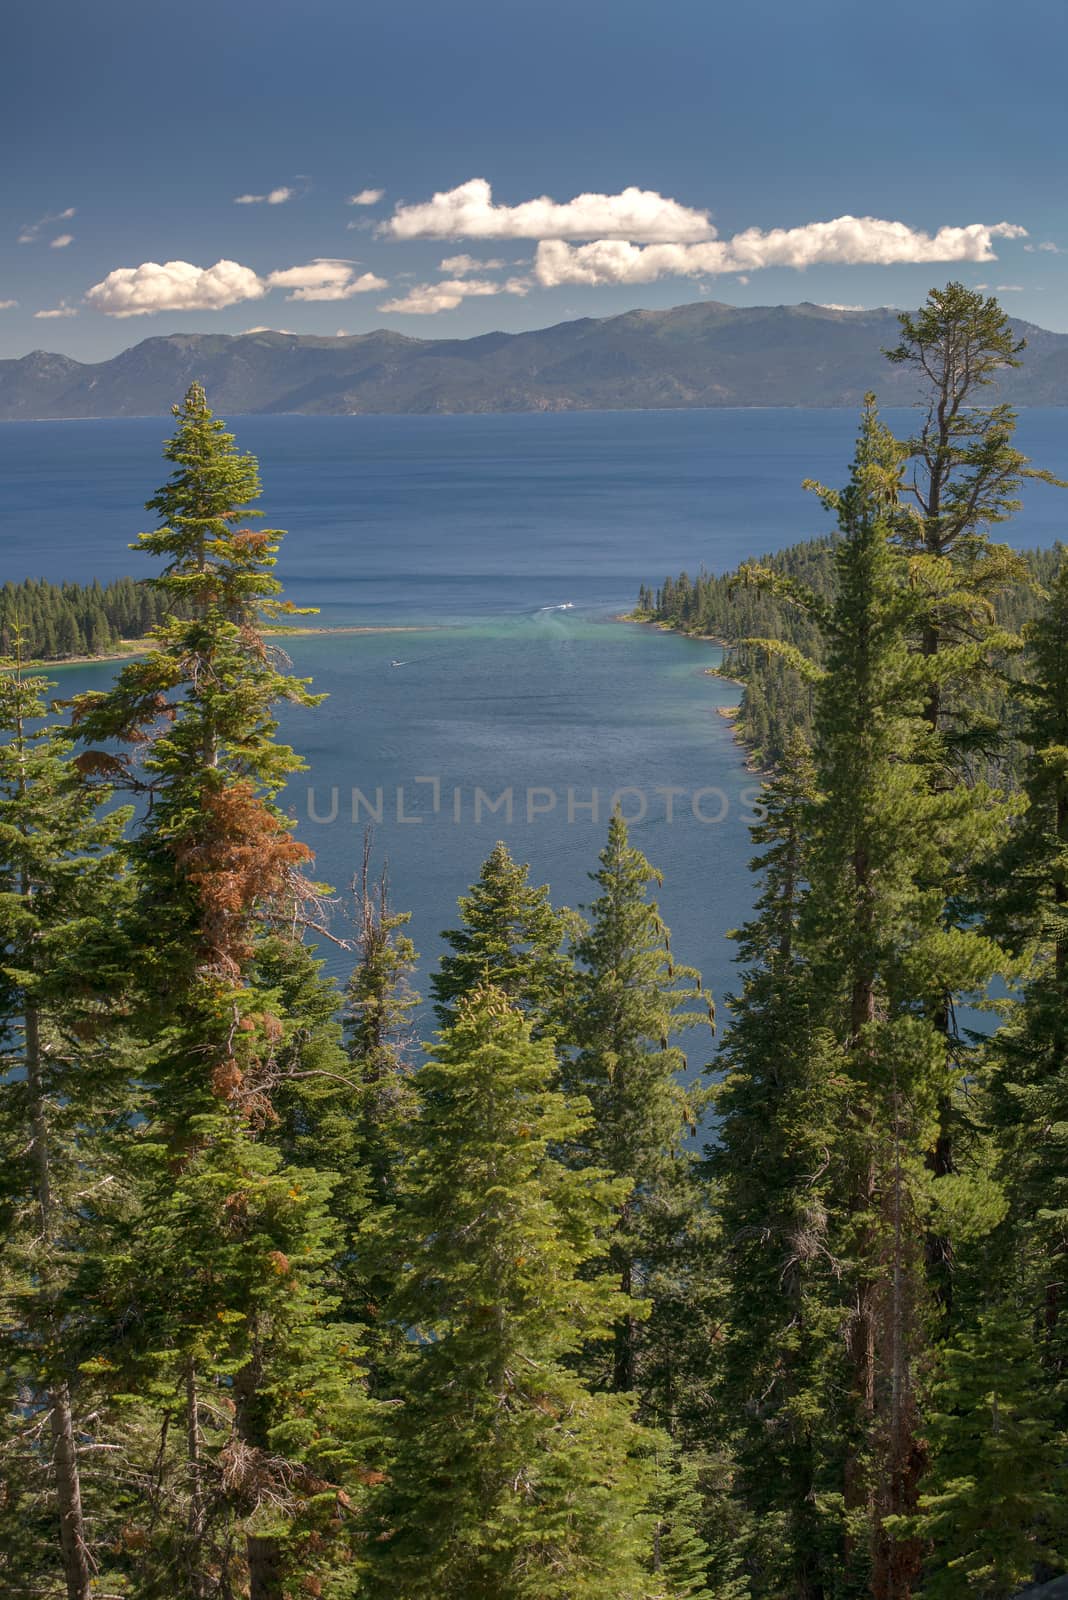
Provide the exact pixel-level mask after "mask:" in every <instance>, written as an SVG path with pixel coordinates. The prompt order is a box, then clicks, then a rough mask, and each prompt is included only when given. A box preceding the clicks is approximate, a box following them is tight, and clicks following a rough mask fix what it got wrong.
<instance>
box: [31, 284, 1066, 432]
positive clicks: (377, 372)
mask: <svg viewBox="0 0 1068 1600" xmlns="http://www.w3.org/2000/svg"><path fill="white" fill-rule="evenodd" d="M1013 327H1014V328H1015V330H1016V331H1017V333H1018V334H1019V335H1022V336H1023V337H1024V338H1026V340H1027V346H1028V348H1027V350H1026V351H1025V353H1024V365H1023V366H1022V367H1021V368H1019V369H1017V370H1015V371H1012V370H1010V371H1007V372H1006V373H1005V375H1004V378H1003V381H1002V383H1001V385H1000V391H1001V397H1002V398H1004V399H1006V400H1010V401H1012V402H1013V403H1014V404H1017V405H1046V406H1060V405H1068V334H1064V333H1051V332H1049V331H1048V330H1046V329H1044V328H1039V327H1036V326H1035V325H1034V324H1032V323H1026V322H1016V321H1014V322H1013ZM897 339H898V323H897V315H896V313H895V311H894V310H893V309H891V308H889V307H882V308H879V309H876V310H871V311H858V310H846V309H839V308H835V307H829V306H817V305H810V304H803V305H797V306H753V307H744V308H743V307H738V306H729V305H724V304H721V303H720V302H717V301H709V300H703V301H699V302H698V303H697V304H695V305H685V306H676V307H673V308H672V309H670V310H667V311H628V312H625V313H623V314H622V315H621V316H615V317H602V318H592V317H584V318H582V319H581V320H579V321H576V322H561V323H558V324H557V325H556V326H555V327H551V328H541V329H537V330H535V331H533V332H529V333H487V334H481V335H479V336H478V337H475V338H470V339H412V338H408V337H406V336H405V335H403V334H399V333H391V332H389V331H388V330H386V329H380V330H377V331H376V332H374V333H365V334H356V335H353V336H351V337H338V338H320V337H317V336H312V335H307V334H292V333H275V332H254V333H243V334H217V333H199V334H186V333H181V334H170V335H167V336H164V337H159V338H152V339H145V340H143V341H142V342H141V343H140V344H136V345H133V346H132V347H131V348H130V349H128V350H124V351H122V352H121V354H119V355H117V356H113V357H112V358H111V359H110V360H108V361H100V362H93V363H87V362H81V361H74V360H72V359H71V358H70V357H69V356H63V355H54V354H49V353H48V352H45V351H40V350H35V351H33V352H32V353H31V354H30V355H27V356H23V357H21V358H20V359H18V360H6V361H0V420H4V421H18V420H27V421H28V420H33V419H45V418H57V417H131V416H162V415H166V414H167V413H168V412H169V410H170V407H171V405H172V404H173V403H174V401H175V400H177V399H179V398H180V397H181V395H182V394H183V393H184V392H185V390H186V389H187V388H188V386H189V384H190V383H191V382H192V381H193V380H194V379H199V380H200V381H201V382H202V383H203V384H204V386H205V388H206V389H207V391H208V398H209V400H210V402H211V404H212V405H213V407H215V408H216V409H217V410H219V411H222V412H225V413H229V414H235V413H237V414H240V413H249V412H308V413H324V414H339V415H358V414H360V413H370V412H399V413H422V414H432V413H448V412H490V411H511V412H515V411H573V410H616V411H618V410H640V409H657V410H664V409H673V408H675V409H677V408H680V407H694V406H815V407H818V406H854V405H856V404H857V402H858V401H859V400H860V399H861V397H862V396H863V394H864V392H865V391H866V390H867V389H875V390H876V391H877V393H878V395H879V399H880V401H881V402H882V403H883V404H884V405H891V404H895V403H896V404H909V403H911V402H912V401H913V400H914V399H915V397H916V390H917V384H916V379H915V376H914V375H913V374H912V373H910V372H909V371H907V370H906V369H903V368H901V367H893V366H891V365H890V364H889V363H888V362H887V361H886V360H885V358H884V357H883V354H882V352H883V350H884V349H885V348H886V347H887V346H888V345H893V344H896V343H897Z"/></svg>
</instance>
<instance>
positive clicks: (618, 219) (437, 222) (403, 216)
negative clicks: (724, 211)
mask: <svg viewBox="0 0 1068 1600" xmlns="http://www.w3.org/2000/svg"><path fill="white" fill-rule="evenodd" d="M378 231H379V232H380V233H381V234H382V235H383V236H384V237H386V238H390V239H637V240H641V241H645V242H652V241H656V240H673V241H678V240H682V241H693V240H698V239H712V238H714V237H715V232H716V230H715V228H714V227H713V226H712V224H711V222H710V221H709V218H708V213H707V212H706V211H695V210H693V209H692V208H691V207H690V206H684V205H681V204H680V203H679V201H677V200H670V199H668V198H667V197H666V196H664V195H662V194H657V192H656V191H655V190H654V189H635V188H630V189H624V190H623V191H622V192H621V193H620V194H580V195H576V196H575V198H574V199H573V200H568V201H565V202H564V203H563V204H560V203H559V202H557V201H556V200H551V199H550V198H549V196H548V195H541V196H539V198H538V199H536V200H524V201H523V202H522V204H521V205H517V206H497V205H494V204H493V191H492V189H491V187H490V185H489V183H488V182H487V181H486V179H485V178H471V179H470V180H469V181H468V182H467V183H461V184H459V185H458V187H457V188H455V189H445V190H442V191H440V192H439V193H437V194H435V195H434V196H433V198H432V199H430V200H425V201H422V202H421V203H419V204H416V205H405V204H403V203H402V204H400V205H398V206H397V207H396V208H395V210H394V212H393V215H392V217H390V218H389V220H388V221H387V222H383V223H382V224H381V227H380V228H379V230H378Z"/></svg>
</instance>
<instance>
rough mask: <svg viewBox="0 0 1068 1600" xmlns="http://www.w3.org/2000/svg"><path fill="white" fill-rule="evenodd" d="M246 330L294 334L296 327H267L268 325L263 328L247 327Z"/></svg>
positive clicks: (250, 331)
mask: <svg viewBox="0 0 1068 1600" xmlns="http://www.w3.org/2000/svg"><path fill="white" fill-rule="evenodd" d="M245 332H246V333H289V334H292V333H293V332H294V329H293V328H266V327H262V328H246V329H245Z"/></svg>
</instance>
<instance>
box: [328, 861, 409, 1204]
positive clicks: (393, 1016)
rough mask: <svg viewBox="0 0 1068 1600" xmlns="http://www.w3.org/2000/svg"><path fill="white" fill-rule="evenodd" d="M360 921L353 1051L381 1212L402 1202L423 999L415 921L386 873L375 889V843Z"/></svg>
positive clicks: (348, 1008)
mask: <svg viewBox="0 0 1068 1600" xmlns="http://www.w3.org/2000/svg"><path fill="white" fill-rule="evenodd" d="M356 918H357V933H356V951H357V962H356V967H355V970H354V971H353V973H352V977H351V978H350V980H349V985H348V990H347V992H346V996H345V1043H346V1049H347V1051H348V1054H349V1057H350V1059H351V1061H352V1062H353V1065H354V1066H355V1067H356V1068H357V1070H358V1072H359V1075H360V1082H361V1085H362V1088H361V1093H360V1106H359V1113H358V1126H359V1134H358V1139H359V1148H358V1160H357V1163H356V1164H357V1165H358V1166H359V1167H360V1168H361V1169H362V1170H363V1171H364V1172H365V1173H366V1174H367V1176H368V1179H369V1181H370V1185H371V1195H372V1199H373V1202H374V1204H375V1205H378V1206H385V1205H389V1204H391V1203H392V1201H393V1198H394V1183H395V1174H396V1166H397V1162H398V1160H399V1148H400V1142H401V1136H402V1133H403V1130H404V1128H405V1126H406V1124H407V1123H408V1121H409V1119H410V1117H411V1115H412V1111H413V1107H414V1090H413V1088H412V1083H411V1065H410V1062H409V1061H408V1059H407V1052H408V1051H409V1049H410V1047H411V1044H412V1037H411V1034H412V1024H411V1016H412V1012H413V1011H414V1010H415V1008H416V1006H417V1005H418V1004H419V996H418V995H417V994H416V993H415V991H414V989H413V988H412V985H411V975H412V973H413V971H414V969H415V963H416V960H417V956H416V951H415V946H414V945H413V944H412V941H411V940H410V939H409V938H408V936H407V935H406V934H404V933H402V932H401V931H400V930H401V929H402V928H404V927H406V926H407V924H408V923H409V922H410V921H411V913H410V912H406V911H393V910H392V909H391V908H390V904H389V878H388V875H387V873H386V871H385V870H383V871H382V874H381V876H380V877H379V879H378V882H377V883H374V884H372V882H371V876H370V837H369V836H368V838H367V840H366V841H365V846H364V855H363V868H362V872H361V877H360V885H359V894H358V897H357V902H356Z"/></svg>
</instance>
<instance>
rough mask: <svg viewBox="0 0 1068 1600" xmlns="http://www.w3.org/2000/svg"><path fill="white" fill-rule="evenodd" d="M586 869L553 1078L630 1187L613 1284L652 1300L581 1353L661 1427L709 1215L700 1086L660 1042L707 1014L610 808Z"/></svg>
mask: <svg viewBox="0 0 1068 1600" xmlns="http://www.w3.org/2000/svg"><path fill="white" fill-rule="evenodd" d="M590 876H591V878H592V880H593V882H594V883H595V884H596V885H597V887H598V889H599V890H600V894H599V896H598V898H597V899H596V900H595V901H594V902H593V904H592V905H591V906H589V907H587V908H586V910H587V912H588V916H589V926H588V928H587V929H586V931H585V932H584V933H583V934H582V935H581V937H580V938H579V939H578V940H577V942H576V945H575V956H576V959H577V962H578V964H579V972H578V976H577V980H576V989H575V997H574V1001H573V1010H572V1013H571V1018H570V1026H569V1030H568V1039H569V1043H571V1044H572V1045H573V1046H574V1051H573V1054H569V1056H568V1059H567V1061H566V1063H565V1066H564V1082H565V1085H566V1086H567V1088H568V1089H569V1091H570V1092H571V1093H573V1094H580V1095H584V1096H585V1097H586V1099H587V1100H588V1101H589V1102H590V1105H591V1107H592V1109H593V1120H592V1122H591V1123H590V1126H589V1130H588V1132H587V1134H586V1137H585V1138H584V1139H583V1140H582V1141H581V1143H580V1144H579V1146H578V1148H577V1151H576V1157H577V1159H580V1160H581V1161H583V1162H586V1163H588V1164H589V1165H591V1166H593V1167H601V1168H604V1169H605V1170H607V1171H609V1172H611V1173H613V1174H614V1175H615V1176H616V1177H618V1178H620V1179H622V1180H625V1181H626V1183H627V1185H628V1194H627V1197H626V1199H625V1200H624V1201H623V1203H622V1204H621V1206H620V1210H619V1213H618V1217H617V1220H616V1224H615V1228H614V1230H613V1234H612V1244H611V1254H610V1261H611V1264H612V1269H613V1271H614V1272H615V1273H616V1274H617V1276H618V1280H619V1285H620V1288H621V1289H622V1291H623V1292H624V1293H625V1294H632V1293H633V1294H640V1295H642V1296H649V1297H651V1298H652V1301H653V1315H652V1317H651V1318H650V1320H649V1321H648V1322H646V1323H645V1324H644V1325H642V1326H641V1327H639V1324H638V1322H637V1321H636V1320H635V1319H633V1318H632V1317H628V1318H625V1319H624V1320H623V1321H622V1322H620V1323H618V1324H617V1325H616V1328H615V1330H614V1338H613V1345H612V1348H611V1350H610V1351H608V1350H606V1351H603V1352H601V1353H600V1354H599V1355H597V1356H595V1355H594V1354H593V1353H592V1352H591V1358H590V1359H591V1365H590V1368H589V1370H590V1373H591V1377H593V1379H594V1381H596V1382H597V1383H598V1385H603V1386H606V1387H608V1388H611V1389H615V1390H625V1391H630V1390H635V1391H637V1392H638V1393H639V1394H640V1396H641V1402H642V1414H643V1416H646V1417H648V1418H649V1419H655V1420H656V1421H657V1422H659V1423H661V1424H662V1425H664V1426H667V1427H673V1425H674V1424H675V1423H676V1422H677V1415H676V1413H677V1411H678V1408H679V1406H680V1404H685V1399H684V1397H683V1396H681V1395H680V1393H679V1387H680V1386H679V1383H678V1378H677V1375H678V1369H679V1367H680V1366H685V1353H684V1345H685V1333H686V1331H689V1332H690V1333H691V1334H696V1335H697V1336H698V1337H700V1336H701V1333H702V1332H704V1328H703V1326H702V1322H701V1320H699V1319H698V1318H696V1317H695V1316H694V1313H695V1311H696V1309H697V1302H698V1301H699V1300H700V1296H701V1288H700V1275H701V1257H702V1242H701V1241H702V1235H703V1233H704V1232H705V1231H707V1229H708V1228H709V1227H710V1222H709V1220H708V1219H707V1218H706V1217H705V1216H704V1215H703V1205H702V1199H701V1196H700V1194H699V1191H698V1188H697V1185H696V1182H695V1176H694V1157H693V1153H692V1150H691V1149H690V1147H689V1146H688V1144H687V1138H688V1136H692V1135H693V1134H694V1133H696V1131H697V1122H698V1119H699V1117H700V1115H701V1111H702V1109H703V1104H704V1100H705V1098H706V1096H705V1095H704V1094H703V1093H702V1091H701V1089H700V1088H699V1087H698V1086H697V1085H690V1086H686V1085H685V1084H684V1081H683V1077H684V1074H685V1071H686V1057H685V1055H684V1054H683V1052H682V1050H681V1049H680V1048H679V1046H678V1045H676V1044H674V1043H672V1039H673V1038H674V1037H676V1036H677V1035H679V1034H680V1033H682V1032H683V1031H685V1030H687V1029H689V1028H693V1027H695V1026H697V1025H698V1024H700V1023H704V1024H706V1025H707V1024H709V1023H710V1022H711V1021H712V1018H713V1015H714V1013H713V1009H712V1004H711V1000H710V998H709V996H708V995H707V994H706V993H705V991H704V990H703V988H702V987H701V978H700V974H699V973H698V972H697V971H696V969H695V968H693V967H687V966H683V965H681V964H680V963H677V962H676V961H675V960H674V958H673V956H672V953H671V941H670V935H669V933H668V930H667V928H666V927H665V925H664V922H663V920H662V918H661V916H660V913H659V910H658V908H657V906H656V904H655V902H653V901H650V900H649V898H648V893H649V888H650V886H651V885H653V884H659V882H660V875H659V873H658V872H657V871H656V870H655V868H653V867H651V866H650V865H649V863H648V861H646V859H645V857H644V856H643V855H642V854H641V852H640V851H639V850H636V849H635V848H634V847H633V846H632V845H631V843H630V840H629V837H628V832H627V825H626V823H625V822H624V820H623V818H622V817H621V816H619V814H618V813H617V814H616V815H615V816H613V817H612V820H611V822H610V823H609V827H608V842H607V844H606V846H605V848H604V850H603V851H602V852H601V857H600V866H599V868H598V870H597V871H596V872H594V873H591V874H590ZM683 1307H686V1311H685V1312H684V1311H683ZM687 1316H688V1318H689V1329H688V1330H687Z"/></svg>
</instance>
